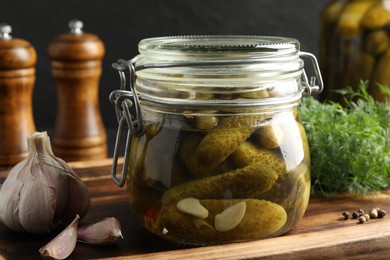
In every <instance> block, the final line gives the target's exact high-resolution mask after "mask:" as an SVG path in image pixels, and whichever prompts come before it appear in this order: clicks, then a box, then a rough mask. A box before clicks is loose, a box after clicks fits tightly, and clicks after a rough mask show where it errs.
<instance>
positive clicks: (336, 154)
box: [299, 82, 390, 196]
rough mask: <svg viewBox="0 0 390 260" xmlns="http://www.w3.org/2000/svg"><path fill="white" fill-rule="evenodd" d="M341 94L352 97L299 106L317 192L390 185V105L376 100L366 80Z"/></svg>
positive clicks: (363, 190)
mask: <svg viewBox="0 0 390 260" xmlns="http://www.w3.org/2000/svg"><path fill="white" fill-rule="evenodd" d="M340 92H341V94H343V95H344V96H345V97H347V98H346V100H345V101H346V105H345V106H342V105H340V104H339V103H336V102H326V103H320V102H318V101H317V100H315V99H314V98H312V97H305V98H304V100H303V102H302V104H301V106H300V107H299V111H300V116H301V119H302V122H303V125H304V128H305V130H306V134H307V138H308V141H309V147H310V154H311V173H312V194H313V195H321V196H332V195H334V194H335V193H337V192H340V191H348V192H352V193H359V194H366V193H367V192H370V191H380V190H383V189H386V188H388V187H390V103H389V102H383V103H379V102H377V101H375V100H374V98H373V97H372V96H370V95H369V94H368V92H367V86H366V83H365V82H361V84H360V86H359V88H358V90H356V91H355V90H353V89H352V88H345V89H342V90H340ZM384 94H386V93H384ZM389 97H390V96H389Z"/></svg>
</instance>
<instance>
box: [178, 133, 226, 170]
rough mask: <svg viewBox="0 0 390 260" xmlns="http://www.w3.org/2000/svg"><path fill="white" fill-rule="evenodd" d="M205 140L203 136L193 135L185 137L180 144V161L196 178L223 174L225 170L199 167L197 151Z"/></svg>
mask: <svg viewBox="0 0 390 260" xmlns="http://www.w3.org/2000/svg"><path fill="white" fill-rule="evenodd" d="M202 139H203V135H202V134H198V133H191V134H189V135H187V136H185V137H183V139H182V140H181V142H180V148H179V157H180V160H181V161H182V162H183V163H184V165H185V166H186V168H187V170H188V171H189V172H190V173H191V174H192V176H194V177H196V178H203V177H207V176H211V175H216V174H220V173H222V172H223V169H221V168H220V167H216V168H213V169H204V168H203V169H202V168H201V166H202V165H198V163H197V158H196V156H195V151H196V150H197V148H198V146H199V144H200V142H201V141H202Z"/></svg>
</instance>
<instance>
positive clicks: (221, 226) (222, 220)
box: [214, 201, 246, 232]
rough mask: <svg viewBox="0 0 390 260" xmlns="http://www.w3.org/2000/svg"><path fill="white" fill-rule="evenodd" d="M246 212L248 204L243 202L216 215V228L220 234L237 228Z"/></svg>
mask: <svg viewBox="0 0 390 260" xmlns="http://www.w3.org/2000/svg"><path fill="white" fill-rule="evenodd" d="M245 212H246V203H245V202H244V201H241V202H239V203H236V204H234V205H232V206H230V207H228V208H227V209H225V210H224V211H222V212H221V213H219V214H217V215H215V219H214V227H215V230H217V231H218V232H227V231H230V230H232V229H234V228H235V227H237V226H238V225H239V224H240V223H241V221H242V219H243V218H244V215H245Z"/></svg>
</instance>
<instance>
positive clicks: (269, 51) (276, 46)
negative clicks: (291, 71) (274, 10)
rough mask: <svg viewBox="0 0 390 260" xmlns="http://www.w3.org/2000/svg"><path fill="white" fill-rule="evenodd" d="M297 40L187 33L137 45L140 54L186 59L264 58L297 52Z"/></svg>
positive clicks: (141, 42) (296, 53) (158, 38)
mask: <svg viewBox="0 0 390 260" xmlns="http://www.w3.org/2000/svg"><path fill="white" fill-rule="evenodd" d="M299 48H300V44H299V41H298V40H296V39H293V38H288V37H277V36H258V35H188V36H167V37H155V38H147V39H143V40H141V41H140V43H139V45H138V49H139V52H140V54H141V55H142V56H145V57H152V58H153V59H159V58H165V57H166V56H169V57H170V58H171V59H173V60H181V59H188V57H189V56H191V57H192V58H195V57H197V58H198V59H203V60H204V59H213V60H216V59H217V60H218V59H223V60H225V59H229V58H233V59H237V58H242V59H251V60H252V59H265V58H277V57H280V58H281V57H285V56H293V57H295V56H297V55H298V53H299Z"/></svg>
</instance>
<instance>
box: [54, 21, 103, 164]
mask: <svg viewBox="0 0 390 260" xmlns="http://www.w3.org/2000/svg"><path fill="white" fill-rule="evenodd" d="M69 27H70V33H65V34H61V35H59V36H58V37H56V38H55V39H54V40H53V41H52V42H51V43H50V45H49V48H48V52H49V55H50V57H51V59H52V61H51V67H52V76H53V77H54V79H55V84H56V89H57V101H58V102H57V106H58V107H57V115H56V122H55V128H54V133H53V138H52V143H53V150H54V153H55V154H56V156H58V157H60V158H62V159H64V160H65V161H82V160H92V159H100V158H105V157H106V156H107V142H106V141H107V136H106V132H105V129H104V126H103V121H102V118H101V114H100V109H99V100H98V96H99V79H100V75H101V72H102V58H103V56H104V45H103V43H102V41H101V40H100V39H99V38H98V37H97V36H96V35H93V34H89V33H84V32H83V31H82V28H83V23H82V22H81V21H78V20H72V21H70V22H69Z"/></svg>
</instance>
